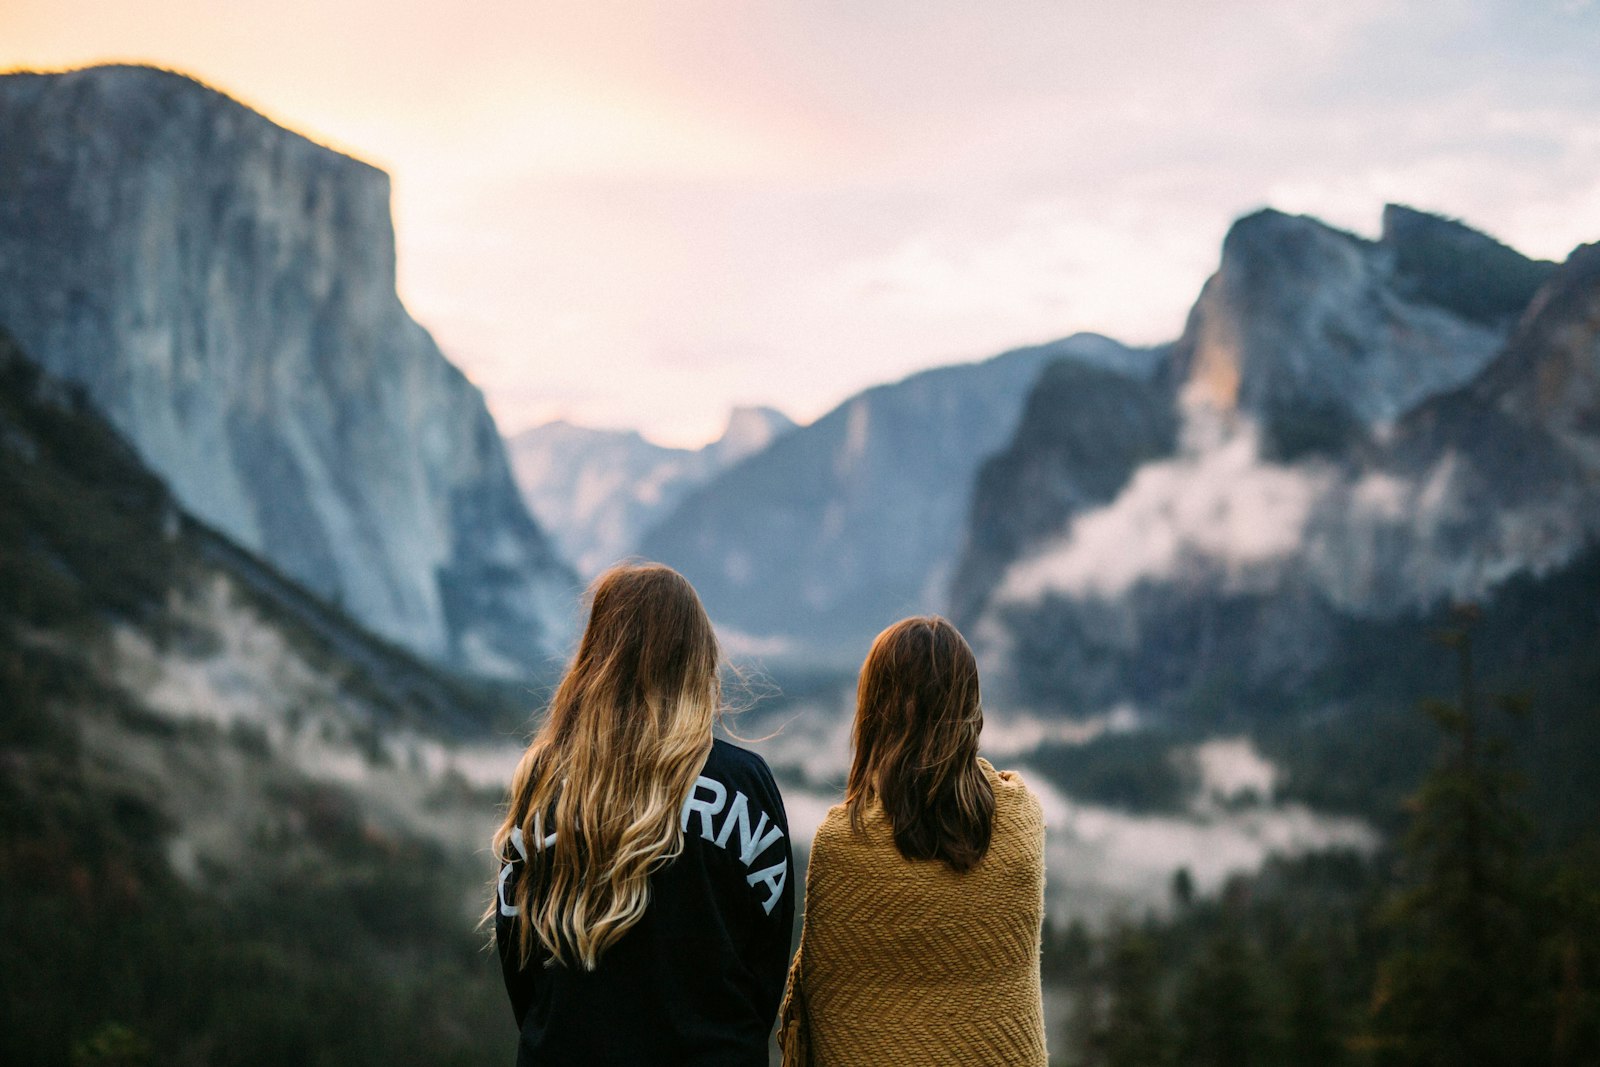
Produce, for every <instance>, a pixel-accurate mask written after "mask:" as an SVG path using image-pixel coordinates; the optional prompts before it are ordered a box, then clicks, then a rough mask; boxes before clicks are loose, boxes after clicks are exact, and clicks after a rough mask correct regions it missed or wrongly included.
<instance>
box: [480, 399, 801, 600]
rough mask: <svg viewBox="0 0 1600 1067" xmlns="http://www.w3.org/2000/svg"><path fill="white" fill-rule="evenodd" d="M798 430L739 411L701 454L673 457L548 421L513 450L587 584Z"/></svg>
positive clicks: (510, 445)
mask: <svg viewBox="0 0 1600 1067" xmlns="http://www.w3.org/2000/svg"><path fill="white" fill-rule="evenodd" d="M793 428H794V423H793V422H791V421H790V420H789V417H788V416H786V415H784V414H783V412H781V411H778V410H776V409H774V408H767V407H741V408H735V409H734V410H733V412H732V414H730V415H729V417H728V425H727V428H726V429H725V430H724V431H723V434H722V436H721V437H719V438H718V439H717V440H715V441H713V442H711V443H710V444H708V445H706V446H705V447H704V448H698V449H690V448H667V447H664V446H662V445H658V444H654V443H652V442H650V441H647V440H645V439H644V438H643V437H642V436H640V435H639V434H638V433H637V432H636V431H632V430H596V429H591V428H589V427H585V426H574V425H573V424H572V423H569V422H562V421H557V422H550V423H546V424H545V425H543V426H536V427H534V428H533V429H531V430H527V431H525V432H524V433H520V434H517V435H516V436H515V437H512V438H510V439H509V440H508V441H507V442H506V448H507V451H508V452H509V453H510V455H511V469H512V472H513V473H514V474H515V476H516V479H517V486H518V488H520V489H521V490H522V497H523V499H524V500H525V501H526V502H527V504H528V508H529V509H530V510H531V511H532V512H533V514H534V516H535V517H536V518H537V519H538V521H539V523H540V524H541V525H542V526H543V527H544V528H545V529H546V530H547V531H549V532H550V534H551V536H552V537H554V538H555V540H556V544H557V546H558V547H559V548H560V549H561V552H562V555H563V556H564V557H565V558H567V559H570V560H572V561H573V563H574V564H576V565H577V568H578V570H579V571H580V572H581V573H582V574H583V575H585V576H586V577H593V576H594V575H596V574H598V573H600V571H602V570H604V569H605V568H606V567H608V566H610V565H611V564H612V563H615V562H616V561H617V560H619V559H622V558H624V557H626V556H627V555H629V554H630V553H631V552H633V551H634V549H635V547H636V546H637V545H638V543H639V538H640V537H641V536H643V534H644V532H645V531H646V530H648V529H649V528H650V527H651V526H653V525H655V524H656V523H657V522H659V521H660V520H661V519H662V518H664V517H665V516H666V515H667V513H669V512H670V511H671V510H672V509H673V508H674V507H676V506H677V504H678V502H679V501H681V500H682V499H683V498H684V497H685V496H687V495H688V494H689V493H690V492H691V491H692V490H694V489H696V488H698V487H699V486H701V485H703V484H705V482H706V481H708V480H709V479H711V478H712V477H714V476H716V475H717V474H720V473H721V472H722V471H724V470H726V469H727V468H729V467H731V466H732V465H733V464H735V463H737V462H739V461H740V460H742V459H744V458H745V457H746V456H748V455H752V454H753V453H756V452H759V451H761V450H762V449H763V448H765V447H767V445H769V444H771V443H772V441H773V440H774V439H775V438H776V437H778V436H779V435H780V434H783V433H787V432H788V431H789V430H791V429H793Z"/></svg>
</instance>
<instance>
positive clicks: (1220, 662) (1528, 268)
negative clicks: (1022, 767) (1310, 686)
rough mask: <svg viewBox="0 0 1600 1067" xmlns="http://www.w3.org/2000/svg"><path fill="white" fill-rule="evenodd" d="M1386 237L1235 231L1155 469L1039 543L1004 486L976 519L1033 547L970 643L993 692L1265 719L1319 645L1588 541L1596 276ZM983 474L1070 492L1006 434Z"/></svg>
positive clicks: (1598, 411)
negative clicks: (1515, 306)
mask: <svg viewBox="0 0 1600 1067" xmlns="http://www.w3.org/2000/svg"><path fill="white" fill-rule="evenodd" d="M1430 227H1432V228H1433V230H1434V232H1433V234H1432V235H1431V236H1430V235H1429V233H1428V232H1427V231H1428V230H1429V228H1430ZM1385 231H1386V232H1385V237H1384V239H1383V240H1382V241H1380V242H1377V243H1376V244H1370V243H1369V244H1363V243H1361V242H1358V241H1356V239H1354V238H1348V237H1346V236H1345V235H1341V234H1338V233H1337V232H1336V231H1332V230H1329V229H1328V228H1326V227H1324V226H1322V225H1321V224H1320V223H1315V222H1313V221H1311V220H1294V219H1288V218H1287V217H1284V216H1274V215H1270V214H1267V215H1257V216H1252V217H1249V218H1246V219H1243V220H1241V221H1240V222H1239V223H1238V224H1236V226H1235V227H1234V231H1233V232H1232V233H1230V235H1229V238H1228V241H1227V243H1226V244H1225V246H1224V254H1223V262H1222V266H1221V268H1220V269H1219V271H1218V273H1217V275H1216V276H1215V277H1214V278H1213V279H1212V280H1211V281H1210V282H1208V283H1207V285H1206V287H1205V290H1204V292H1203V293H1202V295H1201V298H1200V301H1199V303H1198V304H1197V307H1196V310H1195V312H1194V313H1193V315H1192V316H1191V319H1190V327H1189V329H1188V331H1187V332H1186V334H1185V336H1184V338H1183V339H1181V340H1180V341H1179V342H1178V344H1177V345H1175V346H1174V348H1173V351H1172V362H1171V363H1170V364H1169V365H1168V366H1167V367H1166V368H1164V370H1163V375H1164V377H1165V380H1166V382H1167V384H1168V388H1169V389H1170V393H1171V400H1170V403H1171V405H1172V407H1171V410H1172V411H1173V412H1174V415H1175V417H1176V418H1177V419H1178V420H1179V425H1180V430H1179V434H1178V444H1177V447H1176V449H1175V450H1174V451H1173V453H1172V454H1171V455H1170V456H1167V457H1165V458H1156V459H1155V460H1153V461H1152V462H1148V463H1145V464H1144V465H1143V466H1141V467H1139V468H1138V469H1137V470H1135V471H1134V472H1133V473H1132V474H1131V476H1130V477H1129V478H1128V479H1127V480H1126V482H1125V484H1123V485H1122V486H1121V488H1120V489H1119V490H1118V491H1117V492H1116V493H1115V494H1114V495H1113V496H1111V497H1109V498H1107V499H1102V500H1100V501H1097V502H1094V504H1093V506H1088V507H1079V508H1076V509H1074V510H1070V511H1065V512H1059V509H1058V512H1059V513H1058V514H1056V515H1052V514H1051V513H1050V512H1049V508H1048V507H1047V506H1045V505H1041V504H1040V503H1039V501H1040V499H1041V497H1043V496H1046V495H1047V494H1043V493H1041V491H1040V490H1039V488H1038V487H1037V486H1036V485H1032V484H1031V483H1029V482H1028V481H1027V479H1026V478H1025V477H1022V476H1021V475H1019V474H1016V473H1015V472H1012V473H1010V474H1009V475H1008V477H1009V478H1010V482H1011V484H1013V485H1020V486H1028V491H1027V492H1026V493H1018V492H1012V493H1011V495H1009V496H1003V495H1002V496H1001V497H997V498H996V499H993V500H991V501H990V504H991V507H992V508H993V509H999V510H1004V509H1008V508H1009V509H1019V510H1020V511H1021V512H1023V513H1024V514H1034V515H1037V516H1038V521H1036V522H1034V523H1033V525H1032V526H1031V527H1030V533H1029V536H1028V537H1027V538H1023V539H1017V540H1015V541H1014V544H1016V545H1017V550H1016V551H1015V552H1014V553H1013V554H1012V555H1011V556H1010V558H1009V560H1004V559H1002V560H1000V561H998V562H996V561H991V563H990V573H991V574H994V575H996V577H995V578H994V581H993V584H992V585H991V586H990V587H989V590H988V601H987V603H988V607H987V609H986V610H985V611H984V612H983V614H982V616H981V618H980V619H979V620H978V621H977V622H976V624H975V626H974V628H973V629H974V633H975V636H976V638H977V642H978V644H979V646H980V649H981V651H982V654H983V656H984V658H985V660H986V662H987V663H988V665H989V667H990V670H991V676H992V677H994V678H995V679H996V689H997V690H998V691H1002V692H1008V693H1009V694H1010V695H1011V696H1012V697H1013V698H1014V699H1017V700H1019V701H1021V702H1024V703H1027V704H1031V705H1034V706H1040V707H1057V708H1062V707H1065V708H1070V709H1073V710H1075V711H1078V712H1081V713H1092V712H1094V711H1096V710H1099V709H1101V708H1103V707H1107V706H1113V705H1115V704H1118V703H1120V702H1123V701H1127V700H1130V699H1132V700H1134V701H1135V702H1137V703H1140V704H1142V705H1147V706H1152V707H1163V706H1165V707H1169V708H1170V707H1175V706H1180V705H1181V704H1182V703H1183V702H1184V701H1186V700H1191V699H1194V698H1195V695H1196V694H1197V693H1198V692H1199V691H1200V690H1201V689H1202V688H1204V686H1207V685H1209V686H1211V687H1212V688H1213V689H1214V688H1215V687H1216V686H1217V685H1223V686H1224V687H1226V688H1230V690H1231V691H1232V692H1234V693H1235V694H1236V695H1237V696H1239V697H1241V698H1243V697H1244V696H1245V695H1247V694H1249V693H1251V692H1257V693H1260V692H1267V691H1276V692H1283V691H1286V690H1288V689H1292V688H1294V687H1295V686H1297V685H1300V684H1302V683H1303V682H1304V681H1305V680H1306V679H1308V678H1310V677H1311V676H1312V675H1314V674H1315V672H1316V671H1317V670H1318V669H1319V667H1320V665H1321V664H1322V663H1324V662H1326V661H1327V658H1328V657H1329V656H1330V655H1332V654H1333V651H1334V650H1333V648H1332V644H1333V642H1334V641H1335V637H1336V634H1337V632H1338V631H1339V628H1340V626H1341V620H1346V619H1356V618H1391V617H1394V616H1396V615H1397V614H1398V613H1401V612H1414V611H1420V610H1423V609H1426V608H1427V607H1429V606H1430V605H1433V604H1435V603H1437V602H1438V601H1440V600H1442V599H1456V598H1476V597H1483V596H1485V595H1487V594H1488V593H1489V592H1490V591H1492V590H1493V589H1494V588H1495V587H1496V586H1497V585H1498V583H1500V582H1502V581H1504V580H1505V579H1506V578H1508V577H1510V576H1511V575H1513V574H1517V573H1519V572H1524V571H1532V572H1533V573H1543V572H1545V571H1547V570H1550V569H1551V568H1554V567H1557V566H1559V565H1561V564H1563V563H1565V562H1567V561H1568V560H1570V559H1572V558H1573V557H1574V556H1576V555H1577V554H1578V553H1579V552H1580V551H1581V550H1582V549H1583V548H1584V547H1585V545H1586V544H1588V543H1591V542H1592V540H1593V539H1594V538H1596V537H1597V536H1600V463H1597V462H1596V460H1597V458H1600V389H1597V388H1596V386H1595V382H1596V381H1597V380H1600V345H1597V337H1600V312H1597V311H1596V308H1597V307H1600V255H1597V254H1596V252H1595V250H1594V248H1593V247H1592V246H1590V247H1586V248H1583V249H1579V250H1578V251H1577V252H1576V253H1574V254H1573V256H1572V257H1571V258H1570V259H1569V260H1568V261H1567V263H1565V264H1563V265H1562V266H1560V267H1559V268H1553V267H1547V265H1541V264H1536V263H1532V262H1531V261H1528V260H1523V259H1521V258H1520V257H1516V256H1515V254H1514V253H1509V250H1507V249H1504V246H1500V245H1498V244H1495V243H1494V242H1492V241H1490V239H1488V238H1485V237H1482V236H1481V235H1472V234H1471V231H1465V228H1464V227H1460V226H1459V224H1455V223H1448V222H1446V221H1444V220H1432V221H1431V222H1429V221H1427V217H1426V216H1420V215H1419V214H1418V213H1415V212H1409V211H1404V210H1403V209H1394V208H1391V209H1390V211H1389V212H1388V213H1386V218H1385ZM1395 231H1400V232H1401V236H1399V237H1395V236H1392V234H1393V233H1394V232H1395ZM1430 240H1432V241H1435V242H1437V243H1443V244H1445V245H1446V246H1447V247H1449V248H1453V249H1455V250H1456V253H1455V254H1454V255H1452V256H1446V257H1443V258H1442V259H1438V258H1435V259H1430V258H1429V257H1428V256H1426V255H1421V254H1419V253H1418V252H1417V251H1416V247H1417V246H1418V245H1419V244H1425V243H1426V242H1427V241H1430ZM1406 242H1410V244H1407V243H1406ZM1463 248H1465V250H1466V251H1465V252H1461V249H1463ZM1408 249H1409V250H1410V251H1408ZM1480 253H1481V259H1480V260H1479V261H1478V262H1479V264H1480V266H1481V265H1482V264H1485V263H1486V264H1487V265H1488V266H1487V267H1486V268H1485V269H1483V270H1477V269H1470V270H1469V269H1467V267H1470V266H1471V264H1472V262H1473V260H1472V256H1473V255H1475V254H1480ZM1508 254H1509V258H1508ZM1463 257H1465V259H1463ZM1463 262H1465V263H1466V264H1467V267H1464V266H1463ZM1419 263H1420V264H1422V265H1423V266H1426V265H1427V264H1429V263H1436V264H1439V265H1440V266H1439V273H1438V274H1436V275H1434V276H1419V275H1418V274H1417V273H1416V272H1417V271H1419V270H1421V269H1422V266H1419V265H1418V264H1419ZM1491 268H1492V269H1491ZM1408 272H1410V273H1408ZM1540 280H1542V284H1538V287H1537V289H1536V291H1535V290H1532V289H1530V288H1529V284H1530V282H1534V283H1536V284H1537V283H1539V282H1540ZM1356 283H1359V284H1356ZM1473 286H1476V287H1477V288H1476V289H1474V288H1473ZM1474 292H1480V293H1481V294H1483V299H1481V300H1477V299H1474V298H1473V295H1472V294H1473V293H1474ZM1418 294H1425V296H1426V300H1427V301H1429V303H1428V304H1427V306H1423V305H1422V304H1421V303H1418V301H1419V300H1422V299H1423V296H1419V295H1418ZM1516 301H1520V302H1521V307H1522V308H1524V309H1525V310H1524V311H1523V312H1522V314H1521V318H1520V321H1518V320H1517V318H1516V316H1515V315H1514V314H1508V313H1507V309H1508V307H1509V306H1510V305H1511V304H1512V303H1514V302H1516ZM1330 339H1332V340H1330ZM1334 341H1336V342H1337V343H1333V342H1334ZM1219 385H1220V386H1223V388H1219ZM1041 389H1042V386H1041ZM1039 395H1040V394H1036V398H1038V397H1039ZM1080 403H1081V400H1079V399H1078V398H1076V397H1073V396H1057V397H1055V399H1054V401H1053V402H1052V403H1048V404H1045V403H1043V401H1041V404H1042V406H1039V407H1036V406H1030V409H1029V410H1030V412H1031V413H1033V415H1034V420H1033V421H1035V422H1037V421H1038V420H1042V419H1047V418H1048V419H1052V420H1054V421H1055V422H1056V423H1062V422H1067V423H1070V422H1071V421H1072V419H1073V418H1074V417H1075V415H1074V412H1075V410H1076V408H1075V407H1074V405H1075V404H1080ZM1030 443H1031V444H1030ZM996 462H997V463H1003V464H1006V465H1009V466H1010V467H1014V468H1017V469H1019V470H1023V471H1027V470H1033V471H1040V470H1043V471H1046V472H1047V473H1049V472H1053V473H1050V477H1053V478H1054V482H1055V484H1057V485H1058V486H1059V485H1060V484H1062V483H1063V482H1070V480H1071V479H1072V478H1073V477H1075V476H1077V475H1076V472H1077V471H1078V470H1080V469H1081V468H1082V466H1083V460H1082V459H1081V458H1079V457H1075V456H1074V455H1073V454H1071V453H1070V452H1069V451H1067V450H1065V449H1064V448H1063V446H1062V444H1061V443H1060V442H1059V441H1056V440H1054V439H1052V438H1051V437H1050V436H1049V435H1048V434H1044V433H1041V432H1040V431H1039V429H1038V427H1037V426H1030V424H1029V423H1026V422H1025V423H1024V425H1023V426H1022V427H1019V430H1018V434H1017V438H1016V441H1015V442H1014V443H1013V446H1012V447H1011V449H1010V450H1008V452H1007V453H1006V454H1004V455H1003V456H1002V457H1000V458H998V459H997V460H996ZM1052 464H1054V466H1052ZM1001 473H1005V472H1001ZM998 477H999V475H992V476H991V480H994V479H995V478H998ZM1046 480H1047V481H1048V480H1049V479H1048V478H1047V479H1046ZM974 523H975V524H978V523H981V516H980V515H978V514H977V513H976V512H975V515H974ZM977 529H978V533H979V534H981V532H982V530H981V526H980V527H977ZM975 536H976V535H975ZM1174 702H1176V704H1175V703H1174Z"/></svg>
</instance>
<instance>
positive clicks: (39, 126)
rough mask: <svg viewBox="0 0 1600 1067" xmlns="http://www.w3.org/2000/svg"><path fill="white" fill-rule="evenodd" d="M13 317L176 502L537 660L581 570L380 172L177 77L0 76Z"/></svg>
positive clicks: (485, 660)
mask: <svg viewBox="0 0 1600 1067" xmlns="http://www.w3.org/2000/svg"><path fill="white" fill-rule="evenodd" d="M0 323H3V324H4V325H5V327H6V328H7V329H9V330H10V332H11V333H12V334H13V335H15V337H16V338H17V340H18V341H19V343H21V344H22V346H23V347H24V348H25V349H26V350H27V351H29V352H30V353H31V354H32V355H33V356H34V358H36V359H37V360H38V361H39V363H40V364H41V365H42V366H43V367H44V368H45V369H46V370H48V371H49V372H51V373H53V374H55V375H59V376H60V377H62V378H65V379H68V380H70V381H74V382H77V383H81V384H82V386H83V387H84V388H85V389H86V390H87V391H88V394H89V396H90V397H91V398H92V400H93V402H94V403H95V404H96V405H97V406H98V407H99V408H100V409H101V410H102V411H104V412H105V413H106V415H107V417H108V418H109V419H110V420H111V422H112V423H113V424H114V425H115V426H116V427H117V428H118V430H119V431H120V432H121V433H123V434H124V435H125V436H126V437H127V438H128V439H129V440H130V441H131V442H132V443H133V445H134V446H135V447H136V448H137V449H138V451H139V453H140V455H141V456H142V457H143V458H144V460H145V461H146V462H147V463H149V465H150V466H151V467H152V468H154V469H155V471H156V472H157V473H159V474H160V476H161V477H162V478H164V479H165V480H166V481H167V482H168V483H169V484H170V485H171V486H172V489H173V491H174V492H175V494H176V495H177V497H178V499H179V500H180V501H182V503H183V504H184V506H185V507H186V508H188V509H190V510H191V511H193V512H194V513H195V514H196V515H197V516H199V517H200V518H201V519H203V520H204V521H206V522H207V523H209V524H211V525H213V526H215V527H217V528H218V529H220V530H222V531H223V532H225V533H226V534H227V535H229V536H230V537H231V538H233V539H235V540H237V541H238V542H239V543H240V544H242V545H243V546H245V547H246V548H248V549H250V550H252V551H254V552H257V553H259V554H260V555H262V556H263V557H265V558H266V559H267V560H268V561H270V563H271V564H272V565H273V566H274V567H276V568H278V569H280V570H282V571H283V572H284V573H285V574H287V575H289V576H290V577H292V578H293V579H295V580H296V581H298V582H300V583H302V584H304V585H305V586H306V587H307V588H309V589H310V590H312V591H313V592H315V593H316V594H318V595H319V596H321V597H323V598H325V599H327V600H329V601H330V602H333V603H335V604H337V605H339V606H340V607H342V608H343V609H344V610H345V611H347V612H349V613H350V614H351V615H353V616H354V617H355V618H357V619H359V620H360V621H361V622H362V623H364V624H365V625H367V626H369V627H371V628H372V629H373V630H375V631H376V632H378V633H379V634H382V635H383V636H385V637H388V638H390V639H393V640H395V641H398V642H400V643H402V644H404V645H406V646H408V647H410V648H412V649H415V650H417V651H419V652H422V653H424V654H426V655H428V656H430V657H432V658H435V659H437V660H441V661H444V662H447V663H450V664H452V665H454V666H457V667H459V668H462V669H466V670H471V671H477V672H487V673H493V674H501V675H517V674H526V673H530V672H531V671H532V670H533V669H535V668H537V667H538V666H540V665H542V661H543V660H544V659H545V658H547V657H548V656H549V655H551V654H552V653H553V652H554V651H556V650H557V649H558V648H559V647H560V646H561V645H562V643H563V642H564V641H565V638H566V634H567V632H568V629H569V627H570V622H569V615H570V613H571V608H572V604H573V600H574V595H575V594H574V589H575V578H574V576H573V575H572V573H571V572H570V570H569V569H568V568H567V567H566V566H565V565H564V564H563V563H562V562H561V561H560V560H559V559H558V558H557V556H556V554H555V552H554V551H553V550H552V548H551V546H550V544H549V542H548V540H547V539H546V537H545V536H544V534H543V533H542V531H541V530H540V529H539V527H538V526H537V525H536V524H535V522H534V521H533V520H532V519H531V518H530V517H529V515H528V512H527V510H526V508H525V507H524V506H523V504H522V501H521V499H520V497H519V496H518V494H517V491H516V487H515V485H514V484H513V482H512V478H511V472H510V468H509V465H508V463H507V460H506V455H505V450H504V447H503V445H502V443H501V440H500V437H499V434H498V433H497V432H496V429H495V425H494V422H493V420H492V419H491V418H490V416H489V413H488V411H487V409H486V408H485V406H484V402H483V398H482V396H481V395H480V394H479V392H478V390H477V389H476V388H474V387H473V385H472V384H471V383H470V382H468V381H467V379H466V378H465V377H464V376H463V375H462V374H461V372H460V371H459V370H457V369H456V368H455V367H454V366H453V365H452V364H451V363H450V362H449V361H448V360H447V359H445V357H444V356H443V355H442V354H441V352H440V351H439V348H438V347H437V346H436V345H435V344H434V342H433V340H432V339H431V338H430V337H429V335H428V333H427V331H426V330H424V329H423V328H422V327H421V326H420V325H418V324H417V323H416V322H415V321H414V320H412V319H411V317H410V316H409V315H408V314H407V312H406V310H405V308H404V307H403V306H402V304H401V302H400V299H399V297H398V296H397V294H396V292H395V241H394V231H393V227H392V224H391V221H390V216H389V179H388V177H387V176H386V175H385V174H384V173H383V172H381V171H379V170H377V169H375V168H373V167H371V166H368V165H367V164H365V163H362V162H359V161H357V160H355V159H352V158H349V157H347V156H344V155H341V154H340V153H337V152H334V151H332V150H330V149H327V148H324V147H321V146H319V145H317V144H315V143H313V142H311V141H310V140H307V139H306V138H304V137H301V136H299V135H298V134H295V133H293V132H291V131H289V130H286V129H283V128H281V127H279V126H277V125H275V124H274V123H272V122H271V121H269V120H268V119H266V118H265V117H263V116H261V115H259V114H257V113H255V112H254V111H252V110H250V109H249V108H247V107H245V106H243V105H241V104H239V103H237V102H236V101H234V100H232V99H230V98H228V97H226V96H224V95H223V94H221V93H219V92H216V91H214V90H212V89H209V88H207V87H205V86H203V85H201V84H199V83H197V82H195V81H193V80H191V79H189V78H187V77H184V76H181V75H178V74H173V73H169V72H166V71H161V70H155V69H151V68H145V67H129V66H113V67H99V68H91V69H86V70H79V71H73V72H70V73H64V74H30V73H23V74H12V75H8V76H5V77H3V78H0Z"/></svg>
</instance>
